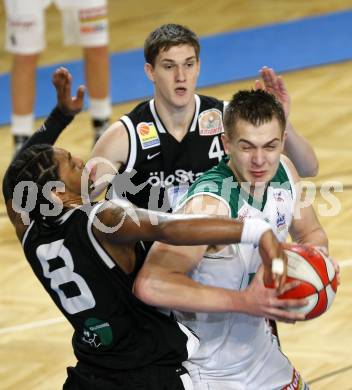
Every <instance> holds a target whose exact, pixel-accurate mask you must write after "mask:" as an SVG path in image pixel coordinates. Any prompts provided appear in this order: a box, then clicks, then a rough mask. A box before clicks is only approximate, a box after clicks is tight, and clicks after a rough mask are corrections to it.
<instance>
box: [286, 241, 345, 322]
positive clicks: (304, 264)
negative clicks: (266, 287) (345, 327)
mask: <svg viewBox="0 0 352 390" xmlns="http://www.w3.org/2000/svg"><path fill="white" fill-rule="evenodd" d="M285 248H286V249H285V252H286V254H287V258H288V263H287V281H288V282H290V281H293V280H299V281H300V282H301V284H300V285H299V286H297V287H295V288H293V289H291V290H289V291H287V292H285V293H284V294H282V295H280V297H279V298H280V299H301V298H306V299H307V300H308V301H309V303H308V305H306V306H304V307H300V308H289V309H287V310H290V311H298V312H303V313H306V320H310V319H312V318H316V317H318V316H320V315H322V314H323V313H325V312H326V311H327V310H328V309H329V307H330V306H331V304H332V303H333V301H334V298H335V295H336V290H337V278H336V274H335V268H334V266H333V264H332V262H331V260H330V259H329V258H328V257H327V256H325V255H324V254H323V253H322V252H320V251H319V250H318V249H316V248H314V247H311V246H308V245H298V244H286V245H285Z"/></svg>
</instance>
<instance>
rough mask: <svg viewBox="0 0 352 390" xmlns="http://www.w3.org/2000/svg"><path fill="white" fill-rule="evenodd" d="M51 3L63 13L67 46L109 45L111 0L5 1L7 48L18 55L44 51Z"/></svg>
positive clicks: (63, 26)
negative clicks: (108, 10) (109, 0)
mask: <svg viewBox="0 0 352 390" xmlns="http://www.w3.org/2000/svg"><path fill="white" fill-rule="evenodd" d="M51 3H55V4H56V6H57V7H58V8H59V9H60V10H61V12H62V30H63V34H64V44H65V45H80V46H83V47H99V46H105V45H107V43H108V20H107V0H5V10H6V16H7V23H6V40H5V42H6V43H5V48H6V50H7V51H9V52H11V53H14V54H36V53H40V52H41V51H43V49H44V48H45V9H46V8H47V7H48V6H49V5H50V4H51ZM55 28H56V27H55Z"/></svg>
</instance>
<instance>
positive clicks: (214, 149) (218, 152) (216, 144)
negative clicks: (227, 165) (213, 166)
mask: <svg viewBox="0 0 352 390" xmlns="http://www.w3.org/2000/svg"><path fill="white" fill-rule="evenodd" d="M223 155H224V151H223V150H222V149H221V146H220V139H219V137H214V138H213V141H212V143H211V145H210V149H209V153H208V156H209V158H217V159H218V161H221V159H222V156H223Z"/></svg>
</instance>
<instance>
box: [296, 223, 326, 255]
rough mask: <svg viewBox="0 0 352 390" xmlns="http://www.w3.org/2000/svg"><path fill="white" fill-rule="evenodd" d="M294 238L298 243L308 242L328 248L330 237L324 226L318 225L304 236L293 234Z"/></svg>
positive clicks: (307, 243) (308, 243)
mask: <svg viewBox="0 0 352 390" xmlns="http://www.w3.org/2000/svg"><path fill="white" fill-rule="evenodd" d="M293 239H294V241H295V242H297V243H298V244H302V245H303V244H306V245H312V246H319V247H324V248H327V249H328V247H329V240H328V237H327V235H326V233H325V231H324V229H323V228H322V227H320V226H319V227H316V228H315V229H312V230H311V231H310V232H308V233H307V234H305V235H304V236H302V237H299V236H296V237H294V236H293Z"/></svg>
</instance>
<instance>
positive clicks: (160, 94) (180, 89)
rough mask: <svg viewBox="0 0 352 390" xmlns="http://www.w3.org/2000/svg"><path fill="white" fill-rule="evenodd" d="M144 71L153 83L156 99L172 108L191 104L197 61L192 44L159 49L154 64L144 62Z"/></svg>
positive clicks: (196, 75)
mask: <svg viewBox="0 0 352 390" xmlns="http://www.w3.org/2000/svg"><path fill="white" fill-rule="evenodd" d="M145 71H146V73H147V76H148V77H149V79H150V80H151V81H152V82H153V83H154V89H155V91H154V92H155V97H156V99H159V100H162V101H163V103H164V104H167V105H169V106H171V107H174V108H183V107H186V106H187V105H189V104H193V95H194V92H195V89H196V84H197V79H198V75H199V61H198V60H197V57H196V53H195V50H194V48H193V47H192V46H190V45H179V46H172V47H171V48H170V49H169V50H167V51H165V50H163V51H161V52H160V53H159V54H158V55H157V57H156V59H155V64H154V66H152V65H151V64H146V65H145Z"/></svg>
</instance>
